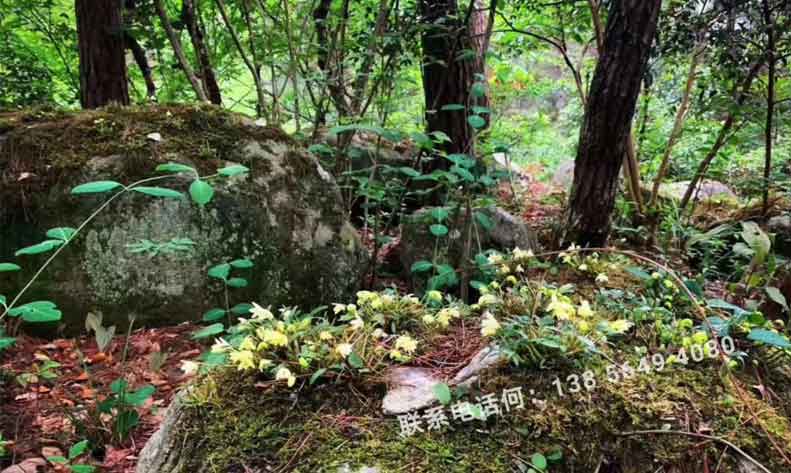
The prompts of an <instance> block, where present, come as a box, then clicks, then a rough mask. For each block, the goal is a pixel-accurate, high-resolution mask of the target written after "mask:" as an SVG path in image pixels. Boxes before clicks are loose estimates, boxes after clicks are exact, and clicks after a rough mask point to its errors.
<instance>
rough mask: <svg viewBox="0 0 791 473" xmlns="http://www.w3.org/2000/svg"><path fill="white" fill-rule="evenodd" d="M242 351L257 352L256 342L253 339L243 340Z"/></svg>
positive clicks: (246, 338) (240, 347)
mask: <svg viewBox="0 0 791 473" xmlns="http://www.w3.org/2000/svg"><path fill="white" fill-rule="evenodd" d="M239 349H240V350H255V342H254V341H253V337H245V338H244V340H242V343H241V344H240V345H239Z"/></svg>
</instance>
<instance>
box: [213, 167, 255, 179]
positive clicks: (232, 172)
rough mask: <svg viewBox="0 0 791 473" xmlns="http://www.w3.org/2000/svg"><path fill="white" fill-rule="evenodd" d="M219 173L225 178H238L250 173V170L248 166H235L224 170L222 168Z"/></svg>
mask: <svg viewBox="0 0 791 473" xmlns="http://www.w3.org/2000/svg"><path fill="white" fill-rule="evenodd" d="M217 172H218V173H220V174H221V175H223V176H225V177H233V176H238V175H239V174H244V173H246V172H250V168H248V167H247V166H242V165H241V164H234V165H233V166H226V167H224V168H220V169H218V170H217Z"/></svg>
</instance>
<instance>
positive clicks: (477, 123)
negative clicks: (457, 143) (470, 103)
mask: <svg viewBox="0 0 791 473" xmlns="http://www.w3.org/2000/svg"><path fill="white" fill-rule="evenodd" d="M467 123H469V124H470V126H471V127H473V128H475V129H476V130H477V129H479V128H483V127H485V126H486V120H485V119H484V118H483V117H481V116H480V115H470V116H469V117H467Z"/></svg>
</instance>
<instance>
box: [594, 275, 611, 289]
mask: <svg viewBox="0 0 791 473" xmlns="http://www.w3.org/2000/svg"><path fill="white" fill-rule="evenodd" d="M608 282H610V278H608V277H607V275H606V274H604V273H599V274H598V275H596V284H599V285H602V286H603V285H605V284H607V283H608Z"/></svg>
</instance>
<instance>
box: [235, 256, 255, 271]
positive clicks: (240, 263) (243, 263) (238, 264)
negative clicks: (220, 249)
mask: <svg viewBox="0 0 791 473" xmlns="http://www.w3.org/2000/svg"><path fill="white" fill-rule="evenodd" d="M230 264H231V266H233V267H234V268H236V269H248V268H252V267H253V262H252V261H250V260H249V259H247V258H242V259H235V260H233V261H231V263H230Z"/></svg>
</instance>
